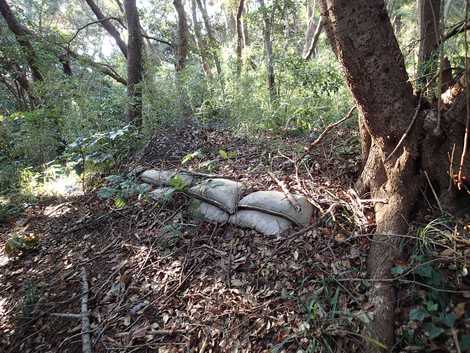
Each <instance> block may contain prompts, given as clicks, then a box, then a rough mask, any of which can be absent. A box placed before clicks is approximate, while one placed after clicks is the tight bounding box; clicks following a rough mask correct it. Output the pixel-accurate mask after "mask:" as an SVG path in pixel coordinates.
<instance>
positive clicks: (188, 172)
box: [179, 169, 238, 180]
mask: <svg viewBox="0 0 470 353" xmlns="http://www.w3.org/2000/svg"><path fill="white" fill-rule="evenodd" d="M179 171H180V172H182V173H186V174H191V175H194V176H197V177H202V178H210V179H213V178H222V179H235V180H236V179H238V178H237V177H233V176H230V175H221V174H207V173H200V172H194V171H192V170H188V169H179Z"/></svg>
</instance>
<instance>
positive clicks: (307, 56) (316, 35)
mask: <svg viewBox="0 0 470 353" xmlns="http://www.w3.org/2000/svg"><path fill="white" fill-rule="evenodd" d="M322 30H323V18H321V19H320V21H319V22H318V24H317V27H316V29H315V32H314V34H313V37H312V38H311V41H310V46H309V47H308V48H307V50H306V51H304V53H303V58H304V60H309V59H310V58H311V57H312V55H313V53H314V52H315V48H316V47H317V43H318V39H319V38H320V34H321V32H322ZM305 45H307V43H305ZM304 50H305V48H304Z"/></svg>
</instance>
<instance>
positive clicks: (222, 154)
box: [219, 150, 228, 159]
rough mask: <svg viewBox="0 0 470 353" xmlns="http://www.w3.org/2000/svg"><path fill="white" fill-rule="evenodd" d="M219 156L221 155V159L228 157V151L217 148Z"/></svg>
mask: <svg viewBox="0 0 470 353" xmlns="http://www.w3.org/2000/svg"><path fill="white" fill-rule="evenodd" d="M219 156H220V157H222V159H228V153H227V152H226V151H224V150H219Z"/></svg>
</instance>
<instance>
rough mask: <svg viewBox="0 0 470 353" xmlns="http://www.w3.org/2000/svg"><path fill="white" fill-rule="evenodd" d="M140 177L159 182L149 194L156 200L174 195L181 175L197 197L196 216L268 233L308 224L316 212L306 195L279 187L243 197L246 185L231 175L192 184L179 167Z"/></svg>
mask: <svg viewBox="0 0 470 353" xmlns="http://www.w3.org/2000/svg"><path fill="white" fill-rule="evenodd" d="M140 177H141V179H142V180H143V181H145V182H147V183H149V184H152V185H155V186H158V188H157V189H155V190H153V191H152V192H151V193H150V194H149V196H150V197H151V198H153V199H154V200H156V201H166V200H168V198H169V197H170V198H171V195H172V194H173V192H174V191H175V189H174V188H172V187H171V186H172V185H174V182H175V178H176V177H178V180H177V182H178V185H179V188H180V187H181V185H182V186H183V190H184V192H185V193H186V194H187V195H189V196H191V197H192V198H193V201H192V202H191V214H192V215H193V217H194V218H196V219H200V220H203V221H207V222H212V223H231V224H233V225H236V226H238V227H243V228H249V229H254V230H256V231H258V232H260V233H262V234H265V235H270V236H273V235H280V234H282V233H285V232H286V231H287V230H289V229H291V228H292V226H293V225H297V226H306V225H308V224H309V222H310V218H311V217H312V213H313V207H312V205H311V204H310V203H309V202H308V200H307V198H306V197H304V196H302V195H297V194H290V196H289V197H287V196H286V195H285V194H284V193H282V192H279V191H257V192H253V193H251V194H249V195H246V196H245V197H243V198H241V196H242V194H243V193H244V191H245V186H244V185H243V184H242V183H240V182H237V181H233V180H229V179H223V178H214V179H207V180H204V181H202V182H200V183H199V184H196V185H194V186H192V187H190V185H191V184H192V182H193V178H192V177H191V176H190V175H188V174H184V173H177V172H176V171H168V170H162V171H158V170H147V171H145V172H144V173H142V174H141V176H140ZM179 188H178V189H179Z"/></svg>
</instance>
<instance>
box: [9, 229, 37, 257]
mask: <svg viewBox="0 0 470 353" xmlns="http://www.w3.org/2000/svg"><path fill="white" fill-rule="evenodd" d="M38 246H39V238H38V237H37V236H36V235H34V234H28V235H24V234H13V235H12V236H11V237H10V238H9V239H8V240H7V242H6V243H5V253H6V254H7V255H8V256H16V255H19V254H20V253H22V252H26V251H32V250H35V249H37V248H38Z"/></svg>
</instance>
